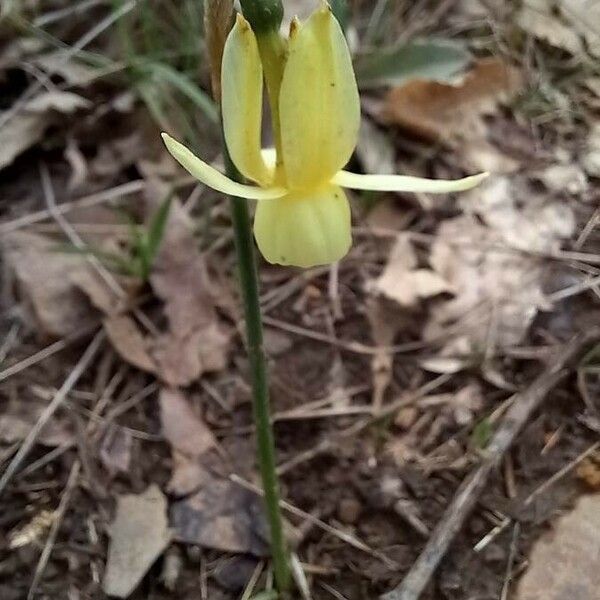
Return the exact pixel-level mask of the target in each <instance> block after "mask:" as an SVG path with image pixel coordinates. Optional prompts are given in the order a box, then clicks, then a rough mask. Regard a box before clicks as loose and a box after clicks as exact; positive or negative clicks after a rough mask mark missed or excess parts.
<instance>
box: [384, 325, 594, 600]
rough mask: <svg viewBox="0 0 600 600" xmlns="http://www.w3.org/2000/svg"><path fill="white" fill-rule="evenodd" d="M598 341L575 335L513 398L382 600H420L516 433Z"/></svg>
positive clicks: (590, 334)
mask: <svg viewBox="0 0 600 600" xmlns="http://www.w3.org/2000/svg"><path fill="white" fill-rule="evenodd" d="M599 339H600V329H592V330H590V331H588V332H586V333H583V334H581V335H578V336H576V337H575V338H574V339H573V340H572V341H571V342H569V344H568V345H567V347H566V348H565V349H564V350H563V352H561V353H560V355H559V356H558V357H557V358H555V359H554V361H553V362H552V363H551V364H550V365H548V366H547V368H546V369H544V371H543V372H542V373H541V374H540V375H539V376H538V377H536V379H534V380H533V382H532V383H531V384H530V386H529V387H528V388H527V389H526V390H525V391H523V392H521V393H517V394H515V395H514V396H513V401H512V403H511V406H510V408H509V409H508V411H507V412H506V415H505V417H504V419H503V421H502V424H501V425H500V426H499V428H498V430H497V431H496V433H495V434H494V436H493V437H492V440H491V441H490V444H489V445H488V447H487V448H486V452H485V456H484V458H483V460H482V462H481V464H480V465H479V466H478V467H477V469H476V470H475V471H474V472H473V473H472V474H471V475H470V476H469V477H468V478H467V479H465V480H464V481H463V483H462V484H461V485H460V486H459V488H458V490H457V492H456V494H455V496H454V499H453V501H452V503H451V504H450V506H449V507H448V509H447V510H446V512H445V513H444V516H443V517H442V520H441V521H440V523H439V524H438V526H437V527H436V528H435V530H434V532H433V534H432V535H431V537H430V538H429V541H428V542H427V544H426V546H425V548H424V550H423V551H422V552H421V554H420V556H419V558H418V559H417V561H416V562H415V564H414V565H413V566H412V568H411V569H410V571H409V572H408V574H407V575H406V577H405V578H404V580H403V581H402V582H401V583H400V585H399V586H398V587H397V588H395V589H394V590H392V591H391V592H388V593H387V594H384V595H383V596H382V597H381V598H382V600H417V599H418V598H420V596H421V594H422V593H423V590H424V589H425V587H426V586H427V584H428V583H429V581H430V579H431V577H432V575H433V573H434V572H435V570H436V568H437V566H438V565H439V563H440V561H441V560H442V558H443V557H444V556H445V554H446V552H447V550H448V548H449V546H450V544H451V543H452V541H453V540H454V537H455V536H456V534H457V533H458V532H459V531H460V530H461V528H462V526H463V524H464V522H465V520H466V518H467V516H468V515H469V514H470V512H471V510H472V509H473V508H474V506H475V504H476V503H477V500H478V498H479V495H480V494H481V493H482V492H483V490H484V489H485V487H486V485H487V481H488V479H489V476H490V474H491V473H492V471H493V470H494V469H496V468H497V466H498V465H499V464H500V462H501V460H502V458H503V457H504V454H505V453H506V451H507V450H508V448H510V446H511V445H512V443H513V441H514V440H515V438H516V437H517V434H518V433H519V432H520V431H521V429H522V428H523V426H524V425H525V423H526V422H527V421H528V419H529V417H530V416H531V414H532V413H533V412H534V411H535V410H536V409H537V408H538V407H539V406H540V405H541V403H542V402H543V401H544V399H545V398H546V396H547V395H548V394H549V393H550V392H551V391H552V390H553V389H554V388H555V387H556V385H557V384H558V383H559V382H560V381H561V380H562V379H564V377H566V375H567V374H568V373H569V371H570V370H571V368H572V366H573V364H574V363H575V362H576V361H577V360H578V359H580V358H581V357H582V356H583V354H584V353H585V352H586V351H587V350H588V349H589V346H590V345H591V344H593V343H595V342H597V341H598V340H599Z"/></svg>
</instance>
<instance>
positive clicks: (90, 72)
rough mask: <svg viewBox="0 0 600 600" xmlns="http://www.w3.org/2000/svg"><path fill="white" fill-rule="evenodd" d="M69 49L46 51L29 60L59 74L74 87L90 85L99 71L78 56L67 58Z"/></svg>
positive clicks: (39, 66)
mask: <svg viewBox="0 0 600 600" xmlns="http://www.w3.org/2000/svg"><path fill="white" fill-rule="evenodd" d="M67 52H68V51H65V50H56V51H55V52H44V53H41V54H38V55H37V56H35V57H33V58H30V59H29V60H28V61H27V62H29V63H32V64H33V65H34V66H36V67H38V68H39V69H41V70H42V71H44V72H45V73H49V74H52V75H58V76H59V77H61V78H62V79H64V81H65V83H66V84H67V85H69V86H73V87H84V86H86V85H89V84H90V83H91V82H92V81H93V80H94V79H96V77H98V73H99V71H98V70H97V69H93V68H92V67H89V66H87V65H85V64H83V63H82V62H79V61H78V60H77V59H76V58H73V57H69V58H68V59H67V60H65V57H66V55H67Z"/></svg>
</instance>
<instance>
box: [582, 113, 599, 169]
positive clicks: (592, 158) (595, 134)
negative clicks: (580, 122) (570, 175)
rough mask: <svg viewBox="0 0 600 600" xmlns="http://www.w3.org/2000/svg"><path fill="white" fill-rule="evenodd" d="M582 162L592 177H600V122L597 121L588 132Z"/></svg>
mask: <svg viewBox="0 0 600 600" xmlns="http://www.w3.org/2000/svg"><path fill="white" fill-rule="evenodd" d="M581 164H582V166H583V168H584V170H585V172H586V173H587V174H588V175H590V177H600V123H596V124H595V125H594V126H593V127H592V129H591V131H590V133H589V134H588V138H587V141H586V147H585V151H584V153H583V156H582V158H581Z"/></svg>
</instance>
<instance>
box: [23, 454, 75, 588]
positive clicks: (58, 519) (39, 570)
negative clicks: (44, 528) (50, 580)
mask: <svg viewBox="0 0 600 600" xmlns="http://www.w3.org/2000/svg"><path fill="white" fill-rule="evenodd" d="M80 469H81V463H80V462H79V460H76V461H75V462H74V463H73V466H72V467H71V472H70V473H69V479H67V485H66V486H65V490H64V492H63V495H62V497H61V499H60V503H59V505H58V508H57V509H56V513H55V517H54V521H53V523H52V527H51V528H50V533H49V534H48V538H47V539H46V544H45V545H44V549H43V550H42V554H41V555H40V560H39V561H38V564H37V566H36V568H35V573H34V574H33V581H32V582H31V586H30V588H29V592H28V594H27V600H32V598H33V597H34V595H35V592H36V590H37V587H38V585H39V583H40V581H41V579H42V576H43V575H44V571H45V570H46V565H47V564H48V560H49V558H50V554H51V552H52V548H53V547H54V543H55V542H56V536H57V535H58V530H59V529H60V526H61V525H62V522H63V519H64V516H65V513H66V512H67V508H68V506H69V502H70V501H71V495H72V493H73V490H74V489H75V484H76V483H77V478H78V477H79V471H80Z"/></svg>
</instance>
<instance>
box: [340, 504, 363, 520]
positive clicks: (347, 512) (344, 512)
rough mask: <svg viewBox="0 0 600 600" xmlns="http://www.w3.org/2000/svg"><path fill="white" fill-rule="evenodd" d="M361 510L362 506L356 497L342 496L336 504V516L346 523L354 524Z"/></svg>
mask: <svg viewBox="0 0 600 600" xmlns="http://www.w3.org/2000/svg"><path fill="white" fill-rule="evenodd" d="M361 511H362V506H361V504H360V502H359V501H358V500H357V499H356V498H342V499H341V500H340V503H339V505H338V517H339V519H340V521H341V522H342V523H345V524H346V525H354V524H355V523H356V522H357V521H358V518H359V517H360V513H361Z"/></svg>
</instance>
